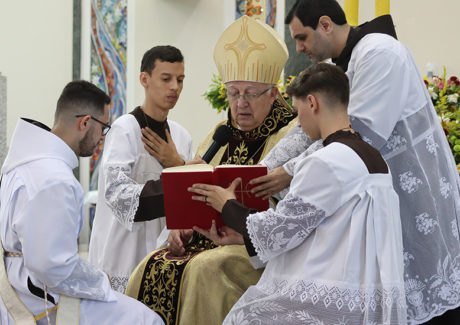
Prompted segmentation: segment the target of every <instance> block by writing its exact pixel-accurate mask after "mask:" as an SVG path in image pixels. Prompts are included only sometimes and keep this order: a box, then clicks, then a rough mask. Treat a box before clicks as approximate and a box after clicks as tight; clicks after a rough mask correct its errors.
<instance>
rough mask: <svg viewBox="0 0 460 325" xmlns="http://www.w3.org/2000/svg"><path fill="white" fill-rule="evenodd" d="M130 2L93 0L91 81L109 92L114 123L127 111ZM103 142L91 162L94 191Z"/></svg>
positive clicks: (124, 0) (111, 116) (92, 187)
mask: <svg viewBox="0 0 460 325" xmlns="http://www.w3.org/2000/svg"><path fill="white" fill-rule="evenodd" d="M127 10H128V6H127V1H126V0H112V1H102V0H91V82H92V83H93V84H95V85H96V86H98V87H99V88H101V89H102V90H104V91H105V92H106V93H107V94H109V96H110V98H111V99H112V102H111V103H110V122H113V121H115V120H116V119H117V118H118V117H120V116H121V115H123V114H124V113H126V44H127ZM102 150H103V147H102V144H100V145H99V147H98V148H96V151H95V153H94V155H93V156H92V157H91V162H90V175H91V181H90V190H95V189H96V188H97V177H94V175H96V176H97V173H95V171H96V170H97V168H98V167H99V157H100V155H101V153H102Z"/></svg>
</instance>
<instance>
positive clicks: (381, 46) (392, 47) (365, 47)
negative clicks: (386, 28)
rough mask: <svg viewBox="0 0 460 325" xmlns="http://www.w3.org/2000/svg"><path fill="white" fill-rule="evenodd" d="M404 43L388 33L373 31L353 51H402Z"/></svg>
mask: <svg viewBox="0 0 460 325" xmlns="http://www.w3.org/2000/svg"><path fill="white" fill-rule="evenodd" d="M403 48H405V47H404V45H403V44H402V43H401V42H400V41H398V40H397V39H395V38H394V37H391V36H390V35H387V34H381V33H371V34H368V35H366V36H364V37H363V38H362V39H361V40H360V41H359V42H358V43H357V44H356V46H355V48H354V49H353V52H357V51H358V52H361V51H362V52H365V51H377V50H380V51H400V50H401V49H403Z"/></svg>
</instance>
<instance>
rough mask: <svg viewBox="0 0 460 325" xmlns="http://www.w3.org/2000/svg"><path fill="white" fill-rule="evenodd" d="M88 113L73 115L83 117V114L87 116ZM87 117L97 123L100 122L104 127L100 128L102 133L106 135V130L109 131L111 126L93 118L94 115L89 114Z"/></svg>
mask: <svg viewBox="0 0 460 325" xmlns="http://www.w3.org/2000/svg"><path fill="white" fill-rule="evenodd" d="M88 115H89V114H81V115H75V117H83V116H88ZM89 117H91V119H92V120H95V121H96V122H98V123H101V124H102V125H103V126H104V127H103V128H102V135H106V134H107V132H109V130H110V128H111V126H110V125H108V124H107V123H104V122H102V121H99V120H98V119H97V118H95V117H94V116H92V115H89Z"/></svg>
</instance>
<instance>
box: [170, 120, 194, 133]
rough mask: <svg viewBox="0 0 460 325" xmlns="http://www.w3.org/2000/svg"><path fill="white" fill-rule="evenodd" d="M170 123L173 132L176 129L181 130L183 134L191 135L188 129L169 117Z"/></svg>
mask: <svg viewBox="0 0 460 325" xmlns="http://www.w3.org/2000/svg"><path fill="white" fill-rule="evenodd" d="M168 125H169V127H170V128H171V132H174V131H176V132H180V133H182V134H183V135H186V136H188V137H190V133H189V132H188V131H187V129H186V128H185V127H183V126H182V125H181V124H179V123H178V122H176V121H173V120H169V119H168Z"/></svg>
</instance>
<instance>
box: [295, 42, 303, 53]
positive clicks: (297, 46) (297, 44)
mask: <svg viewBox="0 0 460 325" xmlns="http://www.w3.org/2000/svg"><path fill="white" fill-rule="evenodd" d="M295 50H296V52H297V53H301V52H303V51H304V50H305V46H303V44H302V43H301V42H300V41H295Z"/></svg>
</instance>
